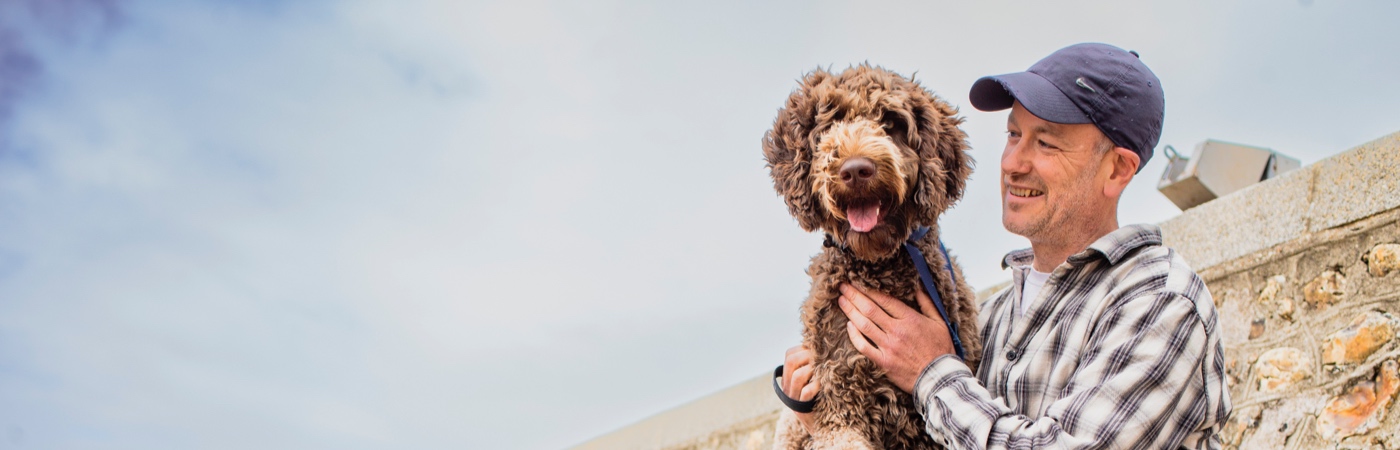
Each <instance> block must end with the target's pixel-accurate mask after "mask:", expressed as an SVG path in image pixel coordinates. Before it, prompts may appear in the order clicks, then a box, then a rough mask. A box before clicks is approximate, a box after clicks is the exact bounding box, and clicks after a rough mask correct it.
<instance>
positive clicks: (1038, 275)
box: [1020, 269, 1050, 317]
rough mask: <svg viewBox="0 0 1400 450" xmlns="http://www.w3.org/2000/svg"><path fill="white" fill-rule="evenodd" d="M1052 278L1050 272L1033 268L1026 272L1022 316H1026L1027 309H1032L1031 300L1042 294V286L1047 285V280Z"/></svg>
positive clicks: (1022, 295) (1022, 290) (1022, 289)
mask: <svg viewBox="0 0 1400 450" xmlns="http://www.w3.org/2000/svg"><path fill="white" fill-rule="evenodd" d="M1048 279H1050V274H1048V273H1045V272H1040V271H1037V270H1035V269H1031V271H1030V272H1026V280H1025V284H1024V285H1023V286H1021V310H1020V312H1021V317H1025V316H1026V310H1027V309H1030V306H1031V302H1033V301H1035V298H1036V297H1037V296H1039V295H1040V288H1042V287H1045V280H1048Z"/></svg>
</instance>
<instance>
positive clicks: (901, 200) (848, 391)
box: [763, 64, 982, 449]
mask: <svg viewBox="0 0 1400 450" xmlns="http://www.w3.org/2000/svg"><path fill="white" fill-rule="evenodd" d="M956 114H957V109H956V108H954V107H953V106H951V105H949V104H948V103H946V102H944V101H943V100H942V99H940V98H939V97H937V96H936V95H934V94H933V93H932V92H930V91H928V90H927V89H925V88H923V87H922V86H921V85H920V84H919V83H918V82H917V81H915V80H914V79H912V78H905V77H902V76H900V75H898V74H896V73H894V72H891V71H889V70H885V69H883V68H880V67H877V66H871V65H869V64H862V65H859V66H854V67H850V68H848V69H846V70H845V71H842V72H841V73H839V74H834V73H831V72H828V71H826V70H822V69H817V70H814V71H812V72H810V73H808V74H807V75H805V76H804V77H803V78H802V80H801V82H800V86H799V87H798V88H797V89H796V90H795V91H793V92H792V94H791V95H790V96H789V97H788V99H787V103H786V104H785V105H784V106H783V107H782V108H781V109H779V110H778V116H777V118H776V119H775V120H774V121H773V128H772V129H771V130H769V131H767V132H766V133H764V136H763V155H764V157H765V159H766V161H767V167H768V169H769V171H770V174H771V175H772V177H773V187H774V189H776V190H777V192H778V195H779V196H780V197H782V199H783V201H784V202H785V203H786V204H787V207H788V211H789V212H790V213H791V214H792V216H793V217H794V218H796V219H797V223H798V225H799V226H801V227H802V229H803V230H806V231H808V232H812V231H817V230H821V231H822V232H824V233H825V234H826V244H825V245H824V248H823V249H822V251H821V253H820V254H818V255H816V256H814V257H813V258H812V264H811V266H810V267H809V268H808V269H807V273H808V274H809V275H811V277H812V287H811V292H810V293H809V295H808V297H807V300H806V301H805V302H804V303H803V305H802V308H801V310H802V342H803V344H804V345H805V346H806V347H807V348H809V349H811V350H812V352H813V354H814V361H813V364H814V365H815V367H814V368H815V372H814V375H813V376H814V377H816V380H818V381H819V382H820V383H821V392H820V393H819V394H818V397H817V399H818V402H817V404H816V406H815V409H814V410H813V414H815V416H814V418H815V421H814V422H815V428H816V429H815V430H814V431H813V432H812V433H811V434H808V433H807V431H806V429H805V428H803V426H802V425H801V423H800V422H798V421H797V420H796V416H795V415H793V413H792V412H791V411H789V410H787V409H784V411H783V414H782V416H780V419H779V422H778V426H777V431H776V433H777V434H776V438H775V441H774V448H777V449H836V448H839V449H852V448H865V449H884V448H888V449H912V448H938V446H937V445H936V444H935V443H934V442H933V441H932V438H930V437H929V436H928V434H927V433H926V432H925V431H924V421H923V418H922V417H921V416H920V415H919V413H918V412H917V411H916V410H915V406H914V399H913V398H912V396H911V395H909V394H908V393H905V392H903V391H901V390H900V389H899V388H898V387H896V386H895V385H894V384H893V383H891V382H890V381H889V380H888V379H887V378H886V377H885V374H884V372H883V371H882V370H880V368H879V367H878V366H876V365H875V363H874V362H872V361H870V360H869V359H867V358H866V357H865V356H863V355H861V354H860V352H859V351H857V350H856V349H855V346H854V345H853V344H851V341H850V337H849V335H848V334H847V331H846V322H847V318H846V315H845V314H844V313H842V312H841V309H840V307H839V306H838V305H837V298H838V297H840V295H841V294H840V292H839V291H838V287H839V286H840V284H841V283H852V284H854V285H857V286H861V287H863V288H866V289H874V290H876V291H880V292H885V293H887V294H889V295H891V296H893V297H895V298H897V299H900V300H902V301H903V302H904V303H905V304H907V305H909V306H911V307H913V308H914V309H916V310H917V309H919V307H918V305H917V303H916V300H915V292H916V290H918V289H924V287H923V285H922V284H921V283H920V274H919V272H918V270H917V269H916V266H915V264H914V263H913V260H912V256H911V255H910V254H906V252H905V251H904V248H903V247H904V243H905V241H906V240H908V239H909V238H910V236H911V235H912V234H913V233H914V232H915V230H917V229H919V228H920V227H928V228H929V229H930V231H929V232H928V233H927V234H925V235H924V236H922V238H920V239H917V240H916V241H915V242H913V244H914V245H915V246H916V247H917V248H918V249H919V250H920V251H921V253H922V254H923V257H924V259H925V260H926V261H927V264H928V267H930V268H933V270H931V272H932V275H933V279H934V284H935V285H936V286H937V290H938V293H939V294H940V296H941V297H942V299H943V303H944V305H945V309H946V310H947V313H948V315H949V316H951V317H948V318H945V320H948V321H950V322H951V323H953V324H955V327H956V329H957V330H958V334H959V335H961V338H962V344H963V346H964V349H965V350H966V353H965V354H966V359H965V362H966V363H967V365H968V366H969V367H970V368H971V369H973V371H974V372H975V371H976V368H977V365H978V363H979V362H980V359H981V351H982V345H981V342H980V333H979V332H978V330H977V306H976V294H975V293H974V291H973V290H972V288H971V287H970V286H969V285H967V284H966V283H965V282H964V281H963V280H964V278H963V277H962V274H961V271H960V270H956V269H953V268H954V267H956V264H955V263H953V262H952V261H949V260H948V259H946V257H945V255H946V254H945V253H944V252H943V251H941V250H940V249H941V243H940V241H939V237H938V235H939V233H938V218H939V216H940V215H942V214H943V212H944V211H947V210H948V208H949V207H951V206H952V205H953V204H954V203H955V202H956V201H957V200H958V199H959V198H960V197H961V196H962V193H963V188H964V187H965V186H966V182H967V178H968V176H969V175H970V174H971V172H972V166H973V161H972V158H971V156H970V155H968V152H967V150H968V145H967V143H966V140H967V136H966V135H965V134H964V133H963V131H962V130H961V129H960V128H959V125H961V124H962V118H961V117H958V116H957V115H956ZM945 267H946V269H945ZM952 272H957V275H956V276H954V274H953V273H952ZM925 313H929V312H925Z"/></svg>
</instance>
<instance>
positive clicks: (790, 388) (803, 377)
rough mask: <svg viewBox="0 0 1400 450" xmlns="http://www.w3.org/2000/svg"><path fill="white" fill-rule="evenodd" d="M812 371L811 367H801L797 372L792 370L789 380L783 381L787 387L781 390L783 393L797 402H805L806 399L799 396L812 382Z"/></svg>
mask: <svg viewBox="0 0 1400 450" xmlns="http://www.w3.org/2000/svg"><path fill="white" fill-rule="evenodd" d="M812 370H813V369H812V366H802V367H798V368H797V370H794V371H793V372H792V379H791V380H788V379H784V380H783V381H784V384H786V385H787V386H786V387H785V388H784V389H783V393H786V394H787V395H788V397H792V398H795V399H797V400H803V401H805V400H807V399H806V398H801V397H800V395H801V393H802V390H803V389H804V388H806V386H807V384H808V383H809V382H811V381H812Z"/></svg>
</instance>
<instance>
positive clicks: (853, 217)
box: [846, 199, 887, 233]
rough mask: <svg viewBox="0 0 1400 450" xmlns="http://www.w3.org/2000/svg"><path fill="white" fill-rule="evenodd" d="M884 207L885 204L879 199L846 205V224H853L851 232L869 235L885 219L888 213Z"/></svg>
mask: <svg viewBox="0 0 1400 450" xmlns="http://www.w3.org/2000/svg"><path fill="white" fill-rule="evenodd" d="M884 206H885V205H884V202H882V201H880V200H879V199H862V200H856V201H853V202H851V203H850V204H848V205H846V222H848V223H850V224H851V230H853V231H856V232H858V233H868V232H870V230H873V229H875V226H876V225H879V224H880V219H883V218H884V217H885V213H886V212H887V211H886V210H885V208H884Z"/></svg>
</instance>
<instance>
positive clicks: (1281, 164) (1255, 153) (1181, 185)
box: [1157, 139, 1301, 211]
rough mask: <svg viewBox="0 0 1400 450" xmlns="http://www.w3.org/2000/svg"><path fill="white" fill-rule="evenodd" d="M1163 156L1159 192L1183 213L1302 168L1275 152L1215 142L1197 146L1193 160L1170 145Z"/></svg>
mask: <svg viewBox="0 0 1400 450" xmlns="http://www.w3.org/2000/svg"><path fill="white" fill-rule="evenodd" d="M1163 153H1164V154H1166V156H1167V170H1166V171H1165V172H1163V173H1162V179H1161V180H1158V181H1157V190H1158V191H1160V192H1161V193H1162V195H1166V196H1167V198H1168V199H1171V201H1172V203H1175V204H1176V206H1177V207H1178V208H1181V210H1182V211H1185V210H1187V209H1191V208H1194V207H1196V206H1198V205H1200V204H1202V203H1205V202H1208V201H1211V200H1215V199H1216V198H1219V197H1224V196H1225V195H1228V194H1229V193H1231V192H1235V191H1238V190H1240V189H1244V188H1245V187H1248V186H1249V185H1252V184H1255V183H1258V182H1260V181H1264V180H1267V179H1270V178H1273V177H1276V176H1279V175H1281V174H1283V173H1285V172H1288V171H1290V170H1293V169H1297V168H1298V167H1300V166H1301V165H1300V164H1299V163H1298V160H1297V159H1294V158H1291V157H1289V156H1286V155H1283V154H1281V153H1278V152H1275V151H1273V150H1271V149H1267V148H1263V147H1254V146H1249V145H1242V144H1234V143H1229V142H1223V141H1217V140H1214V139H1208V140H1206V141H1205V142H1202V143H1200V144H1197V145H1196V151H1195V152H1193V153H1192V154H1191V157H1190V158H1186V157H1183V156H1181V154H1180V153H1177V151H1176V149H1175V148H1172V146H1170V145H1168V146H1166V148H1164V149H1163Z"/></svg>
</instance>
